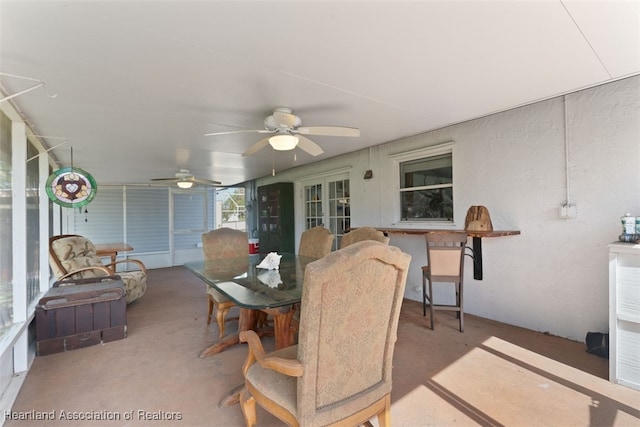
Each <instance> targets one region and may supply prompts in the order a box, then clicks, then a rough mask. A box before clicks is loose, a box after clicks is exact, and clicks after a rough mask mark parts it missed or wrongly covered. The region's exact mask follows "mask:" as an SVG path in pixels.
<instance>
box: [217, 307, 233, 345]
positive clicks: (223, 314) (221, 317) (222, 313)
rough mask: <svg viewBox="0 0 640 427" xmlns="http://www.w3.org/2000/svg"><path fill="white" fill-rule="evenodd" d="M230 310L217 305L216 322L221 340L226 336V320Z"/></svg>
mask: <svg viewBox="0 0 640 427" xmlns="http://www.w3.org/2000/svg"><path fill="white" fill-rule="evenodd" d="M229 310H230V308H229V307H227V308H223V309H222V310H221V309H220V305H219V304H217V305H216V322H218V330H219V331H220V338H222V337H223V336H224V318H225V317H226V316H227V313H228V312H229Z"/></svg>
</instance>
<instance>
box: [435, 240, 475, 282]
mask: <svg viewBox="0 0 640 427" xmlns="http://www.w3.org/2000/svg"><path fill="white" fill-rule="evenodd" d="M425 240H426V243H427V265H428V266H429V274H430V276H431V280H432V281H434V282H456V283H459V282H460V281H461V280H462V276H463V274H464V251H465V245H466V243H467V233H465V232H446V233H427V234H425Z"/></svg>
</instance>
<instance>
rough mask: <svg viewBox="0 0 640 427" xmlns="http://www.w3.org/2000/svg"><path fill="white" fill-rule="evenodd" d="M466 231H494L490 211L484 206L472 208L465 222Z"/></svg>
mask: <svg viewBox="0 0 640 427" xmlns="http://www.w3.org/2000/svg"><path fill="white" fill-rule="evenodd" d="M464 229H465V230H467V231H493V224H491V216H490V215H489V209H487V208H486V207H484V206H471V207H470V208H469V210H468V211H467V217H466V219H465V220H464Z"/></svg>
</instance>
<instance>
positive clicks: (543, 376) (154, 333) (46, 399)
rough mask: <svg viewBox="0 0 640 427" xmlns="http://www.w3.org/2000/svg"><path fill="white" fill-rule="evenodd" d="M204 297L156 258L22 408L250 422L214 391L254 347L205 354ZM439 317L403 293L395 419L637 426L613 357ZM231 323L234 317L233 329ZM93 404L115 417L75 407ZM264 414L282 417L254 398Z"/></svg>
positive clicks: (185, 421)
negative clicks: (116, 310) (106, 337)
mask: <svg viewBox="0 0 640 427" xmlns="http://www.w3.org/2000/svg"><path fill="white" fill-rule="evenodd" d="M206 307H207V303H206V298H205V285H204V283H203V282H202V281H200V279H198V278H197V277H195V276H194V275H193V274H191V273H190V272H189V271H187V270H186V269H183V268H181V267H174V268H167V269H157V270H150V271H149V289H148V291H147V294H146V295H145V296H144V298H143V299H142V300H140V301H139V302H136V303H134V304H132V305H130V306H129V307H128V309H127V315H128V336H127V337H126V338H125V339H123V340H119V341H114V342H110V343H107V344H102V345H97V346H93V347H88V348H84V349H79V350H73V351H69V352H66V353H59V354H53V355H49V356H43V357H37V358H36V359H35V361H34V363H33V366H32V368H31V370H30V372H29V374H28V375H27V378H26V379H25V382H24V385H23V387H22V390H21V391H20V393H19V395H18V398H17V400H16V402H15V404H14V406H13V411H15V415H21V416H26V417H31V418H34V417H38V416H49V415H52V416H53V421H48V422H46V425H47V426H242V425H244V420H243V417H242V413H241V411H240V408H239V407H238V405H235V406H231V407H225V408H220V407H218V402H219V401H220V400H221V399H222V398H224V397H225V395H226V394H227V393H228V392H229V391H230V390H231V389H232V388H233V387H235V386H237V385H239V384H241V383H242V374H241V370H240V369H241V366H242V363H243V361H244V358H245V355H246V348H245V347H244V345H238V346H236V347H233V348H231V349H229V350H227V351H225V352H223V353H220V354H218V355H215V356H212V357H209V358H206V359H199V358H198V353H199V352H200V351H201V350H202V349H204V348H205V347H207V346H208V345H209V344H211V343H213V342H215V341H216V340H217V327H216V326H211V327H209V328H207V326H206V325H205V322H206ZM436 320H437V322H436V328H435V331H432V330H431V329H429V328H428V326H427V325H428V318H425V317H423V316H422V306H421V304H420V303H417V302H415V301H405V302H404V304H403V312H402V316H401V320H400V325H399V328H398V342H397V345H396V350H395V354H394V371H393V377H394V387H393V392H392V422H393V424H394V425H395V426H402V427H404V426H452V425H456V426H474V425H483V426H563V427H565V426H640V410H639V408H640V392H639V391H636V390H632V389H630V388H627V387H623V386H619V385H615V384H611V383H609V382H608V381H607V380H606V378H607V376H608V361H607V360H606V359H602V358H599V357H597V356H593V355H590V354H588V353H586V352H585V345H584V344H583V343H578V342H573V341H568V340H565V339H561V338H558V337H553V336H549V335H545V334H541V333H537V332H532V331H528V330H525V329H521V328H516V327H513V326H509V325H505V324H501V323H497V322H493V321H489V320H486V319H481V318H478V317H474V316H469V315H467V316H465V332H464V333H460V332H458V330H457V319H456V318H455V315H454V314H452V313H447V312H439V313H437V314H436ZM235 327H236V325H235V322H232V323H229V324H228V325H227V329H228V333H230V332H233V331H235ZM265 346H266V347H267V348H270V347H272V346H273V339H269V338H266V339H265ZM52 411H54V412H53V413H52ZM87 416H90V417H94V418H96V417H102V418H116V419H115V420H111V421H105V420H93V421H91V420H87V419H81V420H74V419H72V418H74V417H84V418H86V417H87ZM128 418H130V419H128ZM5 419H6V416H5ZM44 424H45V423H44V422H42V421H39V420H10V419H9V420H5V424H4V425H5V426H8V427H18V426H19V427H26V426H41V425H44ZM375 424H376V422H375V421H374V425H375ZM258 425H259V426H264V427H267V426H281V425H282V423H281V422H279V420H277V419H276V418H274V417H272V416H271V415H270V414H268V413H267V412H265V411H264V410H261V409H258Z"/></svg>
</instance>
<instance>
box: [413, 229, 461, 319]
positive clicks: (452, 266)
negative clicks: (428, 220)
mask: <svg viewBox="0 0 640 427" xmlns="http://www.w3.org/2000/svg"><path fill="white" fill-rule="evenodd" d="M425 240H426V243H427V265H425V266H423V267H422V315H423V316H426V315H427V305H428V306H429V312H430V315H431V329H433V328H434V312H435V310H449V311H455V312H457V316H458V320H459V323H460V332H463V331H464V304H463V286H462V285H463V279H464V257H465V249H466V243H467V233H465V232H450V231H447V232H446V233H427V234H425ZM427 282H428V283H429V290H428V292H427ZM434 283H452V284H453V285H454V291H455V304H436V303H435V301H434V295H433V284H434ZM427 302H428V304H427Z"/></svg>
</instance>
